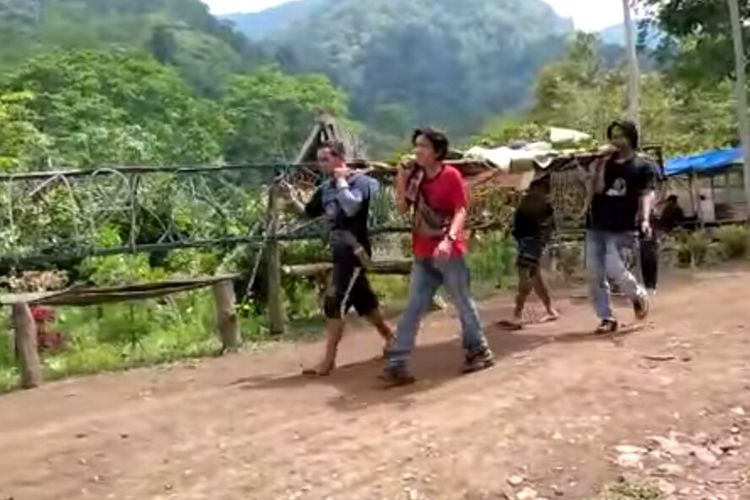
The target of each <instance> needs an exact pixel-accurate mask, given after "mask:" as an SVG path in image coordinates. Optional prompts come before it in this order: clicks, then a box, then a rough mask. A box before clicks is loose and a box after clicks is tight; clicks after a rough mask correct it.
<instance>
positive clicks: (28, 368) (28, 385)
mask: <svg viewBox="0 0 750 500" xmlns="http://www.w3.org/2000/svg"><path fill="white" fill-rule="evenodd" d="M12 318H13V329H14V330H15V337H16V353H17V355H18V361H19V363H20V365H21V387H23V388H24V389H33V388H35V387H39V386H40V385H42V364H41V362H40V361H39V351H38V350H37V336H36V335H37V332H36V323H35V322H34V317H33V316H32V315H31V309H30V308H29V305H28V304H26V303H17V304H13V313H12Z"/></svg>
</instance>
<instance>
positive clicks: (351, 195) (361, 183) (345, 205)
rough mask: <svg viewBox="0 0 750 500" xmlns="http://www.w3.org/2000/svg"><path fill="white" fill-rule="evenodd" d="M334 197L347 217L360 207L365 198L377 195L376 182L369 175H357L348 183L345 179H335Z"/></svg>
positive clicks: (355, 212) (353, 214)
mask: <svg viewBox="0 0 750 500" xmlns="http://www.w3.org/2000/svg"><path fill="white" fill-rule="evenodd" d="M336 188H337V192H336V199H337V200H338V202H339V206H340V207H341V210H343V211H344V213H345V214H346V216H347V217H353V216H355V215H356V214H357V212H359V210H360V209H361V208H362V204H363V203H364V201H365V199H371V198H372V197H374V196H376V195H377V191H378V183H377V181H376V180H375V179H372V178H370V177H365V176H362V177H358V178H356V179H354V181H353V182H352V183H351V184H349V183H348V182H347V180H346V179H339V180H337V181H336Z"/></svg>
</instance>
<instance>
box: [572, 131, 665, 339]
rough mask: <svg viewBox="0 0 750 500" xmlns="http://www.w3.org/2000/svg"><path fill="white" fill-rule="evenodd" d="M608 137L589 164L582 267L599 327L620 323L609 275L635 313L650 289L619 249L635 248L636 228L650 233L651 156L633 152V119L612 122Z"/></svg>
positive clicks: (644, 306)
mask: <svg viewBox="0 0 750 500" xmlns="http://www.w3.org/2000/svg"><path fill="white" fill-rule="evenodd" d="M607 138H608V139H609V141H610V143H611V151H610V152H609V154H607V155H606V156H604V157H603V158H602V159H601V160H598V161H596V162H594V163H593V164H592V175H591V184H590V193H591V202H590V207H589V212H588V217H587V231H586V268H587V270H588V271H589V273H590V278H591V298H592V301H593V303H594V308H595V309H596V313H597V315H598V316H599V320H600V324H599V327H598V328H597V332H599V333H603V332H613V331H615V330H617V328H618V322H617V320H616V319H615V317H614V314H613V312H612V307H611V304H610V294H609V291H610V290H609V283H608V280H612V281H613V282H614V283H616V284H617V285H618V287H619V289H620V290H621V291H622V292H624V293H625V294H626V295H627V296H628V298H629V299H630V300H631V301H632V303H633V310H634V311H635V315H636V318H637V319H639V320H642V319H645V318H646V316H647V315H648V312H649V304H648V294H647V292H646V290H645V289H643V287H641V286H640V285H639V284H638V281H637V280H636V278H635V277H634V276H633V274H632V273H631V272H630V271H629V270H628V269H627V267H626V266H625V264H624V263H623V260H622V251H623V250H624V249H631V250H632V249H634V247H635V245H636V235H637V234H638V233H639V232H640V234H642V235H643V236H644V237H646V238H650V236H651V235H652V229H651V222H650V220H651V211H652V207H653V203H654V198H655V191H654V189H655V182H656V179H655V175H654V173H655V172H656V168H655V167H654V166H653V164H652V162H651V161H650V160H648V159H646V158H645V157H643V156H639V155H637V153H636V151H637V149H638V130H637V128H636V126H635V125H634V124H633V123H632V122H629V121H617V122H614V123H613V124H612V125H610V126H609V128H608V129H607Z"/></svg>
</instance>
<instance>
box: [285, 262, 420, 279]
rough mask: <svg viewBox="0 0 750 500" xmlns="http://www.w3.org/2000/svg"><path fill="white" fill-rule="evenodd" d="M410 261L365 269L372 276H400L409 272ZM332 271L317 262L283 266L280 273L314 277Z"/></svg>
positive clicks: (327, 265) (323, 263)
mask: <svg viewBox="0 0 750 500" xmlns="http://www.w3.org/2000/svg"><path fill="white" fill-rule="evenodd" d="M411 264H412V261H411V259H394V260H387V261H373V262H372V266H371V267H369V268H368V269H367V272H368V273H372V274H401V275H406V274H409V273H410V272H411ZM331 269H333V263H331V262H318V263H315V264H299V265H294V266H283V267H282V271H283V272H284V274H286V275H289V276H316V275H319V274H324V273H327V272H329V271H331Z"/></svg>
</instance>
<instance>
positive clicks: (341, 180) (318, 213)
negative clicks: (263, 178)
mask: <svg viewBox="0 0 750 500" xmlns="http://www.w3.org/2000/svg"><path fill="white" fill-rule="evenodd" d="M318 165H319V168H320V170H321V171H322V172H323V173H324V174H326V175H327V176H328V177H329V178H328V179H326V180H325V181H324V182H323V184H322V185H321V186H320V187H319V188H318V189H317V190H316V191H315V193H314V194H313V197H312V198H311V199H310V201H308V202H307V203H302V201H301V200H300V199H299V197H298V196H297V194H296V193H295V192H294V191H293V190H292V189H291V187H290V186H288V185H287V186H286V187H287V189H286V194H287V195H288V197H289V198H290V201H291V202H292V203H293V204H294V206H295V207H296V209H297V211H298V212H300V213H302V214H304V215H306V216H307V217H310V218H316V217H325V218H326V219H327V222H328V224H329V227H330V231H329V244H330V247H331V253H332V259H333V273H332V279H331V281H332V284H331V287H330V289H329V293H328V294H327V295H326V299H325V306H324V309H325V315H326V319H327V323H326V330H327V333H328V338H327V342H326V350H325V353H324V355H323V359H322V360H321V361H320V363H318V365H317V366H316V367H315V368H311V369H305V370H304V373H305V374H306V375H318V376H324V375H328V374H329V373H330V372H331V371H332V370H333V369H334V368H335V366H336V353H337V351H338V346H339V343H340V342H341V339H342V337H343V334H344V317H343V316H344V314H345V313H346V312H347V311H348V310H349V309H350V308H351V307H354V309H355V310H356V311H357V313H358V314H359V315H360V316H362V317H364V318H365V319H367V320H368V321H369V322H370V323H371V324H372V325H373V326H374V327H375V328H376V329H377V330H378V333H380V335H381V336H382V337H383V340H384V341H385V349H387V348H388V347H390V344H391V343H392V341H393V338H394V333H393V328H392V327H391V326H390V325H389V324H388V323H387V322H386V321H385V319H384V317H383V314H382V312H381V310H380V306H379V303H378V298H377V296H376V295H375V292H373V290H372V287H371V286H370V282H369V281H368V280H367V276H366V273H365V268H366V267H367V261H369V259H370V257H371V255H372V249H371V246H370V234H369V229H368V226H367V220H368V215H369V208H370V201H371V200H372V198H374V197H375V196H376V195H377V192H378V189H379V185H378V182H377V181H376V180H375V179H373V178H372V177H369V176H367V175H364V174H361V173H356V172H353V171H352V170H350V169H349V168H348V167H347V165H346V160H345V151H344V146H343V144H342V143H340V142H338V141H332V142H329V143H326V144H324V145H323V146H322V147H321V148H320V149H319V150H318ZM385 349H384V352H385Z"/></svg>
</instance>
